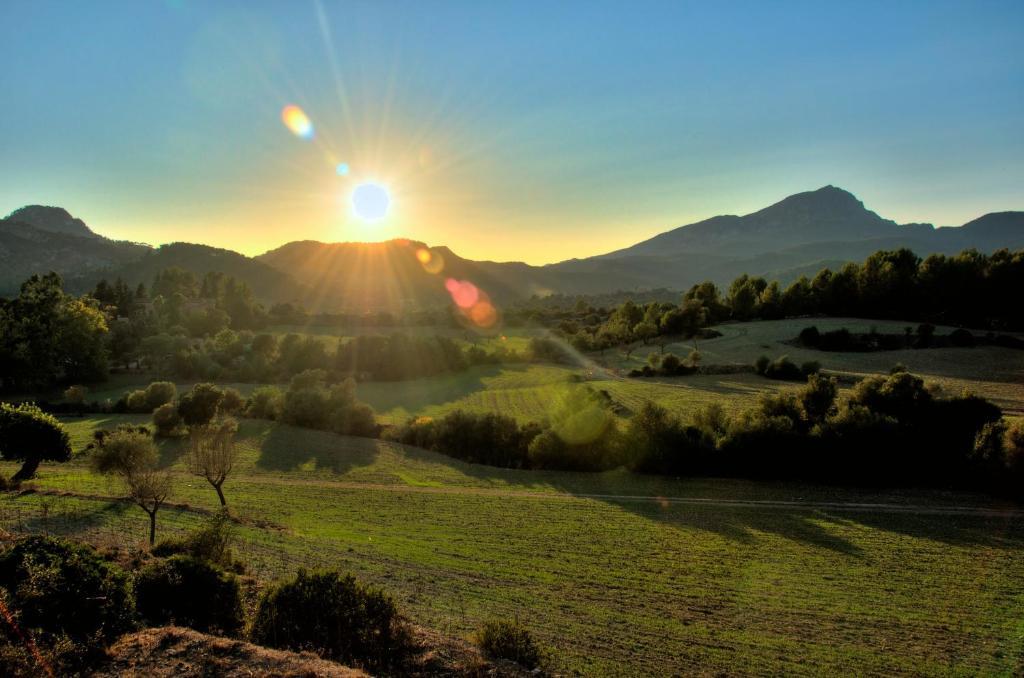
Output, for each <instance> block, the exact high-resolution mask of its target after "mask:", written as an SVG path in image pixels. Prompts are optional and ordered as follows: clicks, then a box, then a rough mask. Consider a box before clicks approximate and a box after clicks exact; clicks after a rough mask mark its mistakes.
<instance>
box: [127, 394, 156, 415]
mask: <svg viewBox="0 0 1024 678" xmlns="http://www.w3.org/2000/svg"><path fill="white" fill-rule="evenodd" d="M125 406H126V407H127V408H128V411H129V412H136V413H142V412H152V411H153V408H151V407H150V406H149V405H148V404H147V402H146V392H145V391H143V390H142V389H138V390H135V391H132V392H131V393H129V394H128V395H127V396H126V398H125Z"/></svg>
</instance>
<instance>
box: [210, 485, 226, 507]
mask: <svg viewBox="0 0 1024 678" xmlns="http://www.w3.org/2000/svg"><path fill="white" fill-rule="evenodd" d="M211 484H212V485H213V489H215V490H217V498H218V499H220V505H221V506H227V505H228V502H227V500H226V499H224V492H223V491H222V490H221V489H220V487H221V485H223V484H224V481H221V482H219V483H211Z"/></svg>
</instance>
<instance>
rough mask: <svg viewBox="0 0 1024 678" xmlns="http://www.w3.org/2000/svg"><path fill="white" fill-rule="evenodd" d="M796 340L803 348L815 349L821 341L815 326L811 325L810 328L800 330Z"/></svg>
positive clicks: (819, 333)
mask: <svg viewBox="0 0 1024 678" xmlns="http://www.w3.org/2000/svg"><path fill="white" fill-rule="evenodd" d="M798 338H799V340H800V343H801V344H803V345H804V346H811V347H815V346H817V345H818V342H819V341H821V332H819V331H818V328H817V327H816V326H814V325H811V326H810V327H805V328H803V329H802V330H800V335H799V337H798Z"/></svg>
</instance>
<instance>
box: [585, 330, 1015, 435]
mask: <svg viewBox="0 0 1024 678" xmlns="http://www.w3.org/2000/svg"><path fill="white" fill-rule="evenodd" d="M810 325H814V326H816V327H817V328H818V329H819V330H821V331H822V332H826V331H829V330H837V329H840V328H846V329H848V330H850V331H851V332H869V331H870V330H871V329H872V328H875V329H877V330H878V331H879V332H882V333H895V334H902V333H903V331H904V328H906V327H908V326H912V327H916V324H914V323H908V322H901V321H893V320H865V319H862V318H789V319H786V320H760V321H753V322H742V323H724V324H721V325H716V326H715V327H713V328H712V329H714V330H716V331H718V332H720V333H721V336H719V337H715V338H714V339H701V340H698V341H697V342H696V344H695V343H694V342H693V341H692V340H688V341H685V342H677V343H670V344H667V345H666V346H665V349H664V350H665V351H666V352H672V353H675V354H676V355H678V356H680V357H683V358H685V357H686V356H687V355H689V353H690V351H692V350H693V349H694V347H695V346H696V348H697V350H698V351H699V352H700V354H701V363H702V364H705V365H722V364H744V365H750V364H752V363H753V362H754V361H755V360H757V358H758V356H761V355H766V356H768V357H769V358H772V359H775V358H778V357H779V356H783V355H787V356H789V357H790V359H792V360H793V361H794V362H795V363H797V364H798V365H799V364H801V363H803V362H807V361H817V362H819V363H821V366H822V369H823V370H825V371H826V372H830V373H835V374H845V375H851V376H854V377H863V376H866V375H871V374H885V373H887V372H888V371H889V369H890V368H892V367H893V366H894V365H896V364H897V363H899V364H902V365H904V366H906V368H907V369H908V370H909V371H910V372H912V373H914V374H917V375H920V376H922V377H924V378H925V380H926V381H928V382H931V383H934V384H938V385H939V386H941V387H942V388H943V389H944V390H945V391H946V392H948V393H950V394H956V393H960V392H961V391H963V390H965V389H966V390H969V391H971V392H973V393H977V394H978V395H981V396H984V397H986V398H988V399H990V400H992V401H993V402H995V403H996V404H997V405H999V406H1000V407H1002V408H1003V409H1004V410H1006V411H1007V413H1008V414H1011V415H1015V416H1021V415H1024V351H1020V350H1015V349H1010V348H1000V347H997V346H978V347H974V348H928V349H905V350H899V351H878V352H874V353H839V352H826V351H818V350H814V349H810V348H804V347H802V346H794V345H792V344H790V343H788V342H790V341H791V340H793V339H795V338H796V337H797V335H798V334H799V333H800V330H802V329H804V328H805V327H808V326H810ZM954 329H956V328H954V327H947V326H938V327H936V334H943V335H944V334H948V333H950V332H952V331H953V330H954ZM976 333H977V334H984V332H980V331H978V332H976ZM660 350H661V348H660V347H658V346H655V345H649V346H640V347H638V348H637V349H636V350H635V351H634V352H633V353H632V355H631V356H629V358H628V359H627V358H626V357H625V356H624V355H623V354H622V353H621V352H616V351H606V352H605V354H604V356H603V357H600V358H598V359H599V360H600V361H601V362H603V363H604V364H606V365H607V366H608V367H610V368H613V369H616V370H618V371H620V372H628V371H629V370H630V369H634V368H639V367H643V366H644V365H645V364H647V356H648V354H650V353H656V352H658V351H660ZM688 379H689V377H684V378H682V379H672V380H671V381H673V382H681V383H685V382H686V381H687V380H688Z"/></svg>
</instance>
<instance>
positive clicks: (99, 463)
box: [92, 429, 171, 546]
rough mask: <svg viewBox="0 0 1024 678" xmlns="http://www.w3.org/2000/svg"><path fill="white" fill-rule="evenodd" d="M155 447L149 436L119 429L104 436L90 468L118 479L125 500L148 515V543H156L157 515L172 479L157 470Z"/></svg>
mask: <svg viewBox="0 0 1024 678" xmlns="http://www.w3.org/2000/svg"><path fill="white" fill-rule="evenodd" d="M156 461H157V457H156V445H155V444H153V439H152V438H151V437H150V436H149V434H148V433H143V432H141V431H138V430H130V429H119V430H116V431H113V432H112V433H110V434H109V435H107V436H105V437H104V438H103V440H102V442H101V443H100V444H99V445H98V446H97V447H96V448H95V450H94V451H93V455H92V465H93V468H94V469H95V470H96V471H97V472H98V473H102V474H104V475H111V476H116V477H117V478H120V480H121V482H122V483H123V484H124V487H125V490H126V492H127V494H128V498H129V499H131V500H132V501H133V502H134V503H135V504H137V505H138V506H139V507H140V508H141V509H142V510H143V511H145V512H146V514H147V515H148V516H149V544H150V546H152V545H153V544H154V543H155V542H156V516H157V512H158V511H159V510H160V507H161V506H163V504H164V502H165V501H167V498H168V497H169V496H170V494H171V476H170V473H169V472H167V471H166V470H161V469H158V468H157V463H156Z"/></svg>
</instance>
